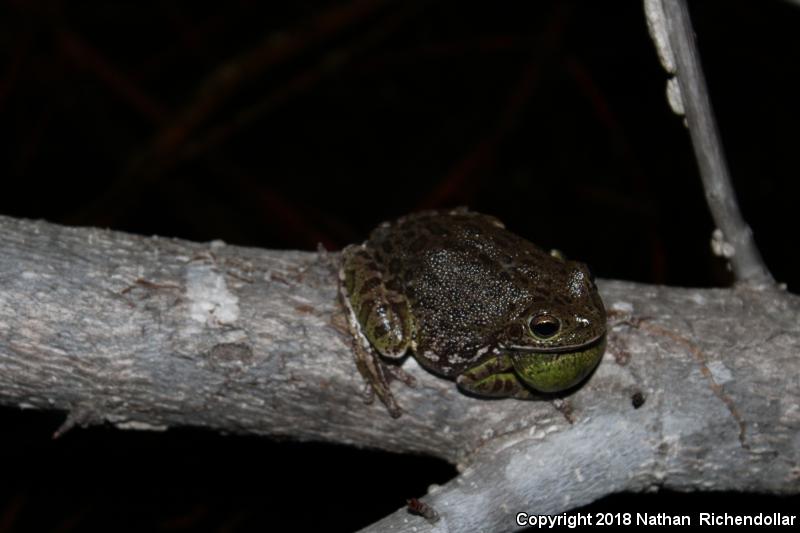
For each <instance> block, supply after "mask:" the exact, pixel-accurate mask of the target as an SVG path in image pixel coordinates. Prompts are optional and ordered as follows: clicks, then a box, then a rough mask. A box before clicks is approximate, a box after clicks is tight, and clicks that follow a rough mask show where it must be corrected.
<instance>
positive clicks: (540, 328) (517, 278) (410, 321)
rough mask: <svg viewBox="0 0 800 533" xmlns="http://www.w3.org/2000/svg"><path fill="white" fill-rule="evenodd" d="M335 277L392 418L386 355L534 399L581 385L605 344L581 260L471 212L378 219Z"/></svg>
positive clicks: (483, 388) (361, 359)
mask: <svg viewBox="0 0 800 533" xmlns="http://www.w3.org/2000/svg"><path fill="white" fill-rule="evenodd" d="M339 279H340V294H341V297H342V301H343V303H344V305H345V307H346V309H347V313H348V317H349V320H348V322H349V324H350V329H351V331H352V333H353V335H354V338H355V357H356V366H357V367H358V369H359V371H360V372H361V374H362V375H363V376H364V379H365V380H366V381H367V383H368V384H369V385H370V386H371V388H372V390H373V391H374V392H375V393H376V394H377V395H378V397H379V398H380V399H381V401H382V402H383V403H384V404H385V405H386V407H387V408H388V410H389V413H390V414H391V415H392V416H394V417H398V416H400V414H401V409H400V407H399V405H398V404H397V401H396V400H395V398H394V396H393V395H392V393H391V390H390V389H389V380H390V378H391V377H392V376H393V375H396V374H397V373H398V370H399V367H397V366H396V365H390V364H389V363H387V362H386V361H384V360H383V359H381V356H382V357H385V358H387V359H395V360H396V359H399V358H401V357H403V356H405V354H406V353H407V352H409V351H410V352H411V353H412V355H413V356H414V358H415V359H416V360H417V361H418V362H419V363H420V365H421V366H423V367H424V368H426V369H427V370H429V371H431V372H433V373H435V374H438V375H440V376H443V377H446V378H449V379H454V380H455V381H456V383H457V384H458V386H459V387H460V388H461V389H462V390H463V391H464V392H467V393H469V394H472V395H476V396H482V397H494V398H506V397H513V398H520V399H534V398H543V397H547V395H548V394H552V393H556V392H559V391H563V390H565V389H569V388H571V387H573V386H575V385H577V384H578V383H580V382H581V381H582V380H583V379H584V378H586V376H587V375H588V374H589V373H591V371H592V370H593V369H594V368H595V367H596V366H597V364H598V362H599V361H600V359H601V358H602V356H603V351H604V350H605V333H606V312H605V308H604V307H603V302H602V300H601V299H600V295H599V294H598V292H597V287H596V286H595V284H594V279H593V278H592V276H591V274H590V273H589V270H588V268H587V267H586V265H584V264H583V263H579V262H577V261H569V260H567V259H565V258H564V257H563V256H562V255H561V254H560V253H556V252H554V253H547V252H545V251H543V250H541V249H540V248H538V247H537V246H535V245H534V244H532V243H530V242H528V241H527V240H525V239H523V238H522V237H519V236H517V235H515V234H513V233H511V232H510V231H508V230H506V229H505V227H504V226H503V224H502V223H501V222H500V221H499V220H497V219H496V218H494V217H491V216H488V215H483V214H480V213H475V212H471V211H467V210H466V209H456V210H453V211H446V212H441V211H428V212H423V213H416V214H412V215H409V216H406V217H403V218H400V219H398V220H397V221H395V222H391V223H383V224H381V225H380V226H378V227H377V228H376V229H375V230H373V231H372V233H371V234H370V237H369V240H367V241H366V242H365V243H363V244H360V245H351V246H348V247H347V248H345V249H344V250H343V251H342V266H341V269H340V271H339Z"/></svg>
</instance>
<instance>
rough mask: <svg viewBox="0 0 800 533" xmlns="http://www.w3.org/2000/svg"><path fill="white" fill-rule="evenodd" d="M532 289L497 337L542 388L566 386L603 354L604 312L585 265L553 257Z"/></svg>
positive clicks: (516, 365)
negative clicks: (524, 304) (526, 301)
mask: <svg viewBox="0 0 800 533" xmlns="http://www.w3.org/2000/svg"><path fill="white" fill-rule="evenodd" d="M557 260H558V261H559V262H560V265H559V266H560V268H554V269H552V270H551V271H550V272H549V273H548V275H547V276H545V277H544V278H543V279H541V280H540V282H539V283H537V286H536V290H535V291H532V293H531V294H532V296H533V303H532V304H531V305H529V306H528V307H527V308H526V309H525V311H524V312H523V313H521V315H520V316H518V317H517V318H515V319H514V320H512V321H511V322H510V323H509V324H508V325H507V326H506V328H505V329H504V331H503V333H502V334H501V336H500V337H501V338H500V339H499V340H500V342H499V346H500V348H501V349H502V350H503V351H505V352H506V353H509V355H510V356H511V360H512V362H513V364H514V369H515V370H516V372H517V374H518V375H519V376H520V377H521V378H522V379H523V380H524V381H525V382H526V383H527V384H528V385H529V386H530V387H532V388H534V389H536V390H538V391H541V392H557V391H561V390H564V389H568V388H569V387H572V386H573V385H575V384H577V383H579V382H580V381H581V380H582V379H583V378H584V377H586V376H587V375H588V374H589V373H590V372H591V371H592V370H593V369H594V367H595V366H597V363H598V362H599V361H600V359H601V358H602V356H603V351H604V349H605V333H606V311H605V307H604V306H603V301H602V300H601V299H600V295H599V293H598V291H597V286H596V285H595V283H594V278H593V277H592V275H591V273H590V272H589V269H588V268H587V267H586V265H584V264H583V263H579V262H576V261H566V260H564V259H563V258H560V257H559V258H558V259H557Z"/></svg>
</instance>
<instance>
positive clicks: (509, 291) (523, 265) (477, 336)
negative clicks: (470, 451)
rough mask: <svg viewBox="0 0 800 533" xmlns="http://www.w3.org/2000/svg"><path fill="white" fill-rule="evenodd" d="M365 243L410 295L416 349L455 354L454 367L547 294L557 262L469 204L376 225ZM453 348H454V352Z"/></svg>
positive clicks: (470, 360) (468, 360)
mask: <svg viewBox="0 0 800 533" xmlns="http://www.w3.org/2000/svg"><path fill="white" fill-rule="evenodd" d="M370 246H371V247H372V248H373V249H374V250H375V251H376V254H377V256H378V258H379V260H380V261H381V262H382V263H383V264H384V265H385V266H386V270H385V271H386V272H387V274H388V279H386V280H385V282H386V284H387V286H389V287H391V288H393V289H395V290H398V291H401V292H402V293H403V294H405V296H406V298H407V299H408V302H409V305H410V307H411V311H412V314H413V316H414V317H415V318H416V322H417V324H418V328H419V329H418V331H417V338H418V344H419V349H418V352H422V355H424V353H425V352H428V353H431V354H437V355H436V356H437V357H438V356H439V354H454V355H453V361H452V362H453V369H452V373H457V372H460V371H461V370H462V369H463V368H466V367H467V366H469V365H470V364H472V363H473V362H474V360H475V358H474V357H471V356H470V355H472V354H475V353H477V352H479V351H480V350H481V349H482V348H484V347H486V346H487V343H490V341H491V337H492V335H493V334H494V333H495V332H496V330H497V328H499V327H502V325H503V324H505V323H507V322H508V320H509V319H510V318H514V317H517V316H520V315H521V314H522V313H523V312H524V311H525V309H526V308H527V307H528V306H529V305H531V303H533V302H534V301H535V300H537V299H540V298H541V299H546V298H548V295H547V294H546V292H547V287H548V283H550V280H549V278H550V277H551V274H555V273H553V272H551V271H552V269H558V268H559V262H558V261H555V260H554V259H553V258H552V257H550V255H549V254H548V253H546V252H544V251H543V250H541V249H540V248H538V247H536V246H535V245H533V244H532V243H530V242H529V241H526V240H525V239H522V238H521V237H518V236H517V235H514V234H513V233H511V232H509V231H507V230H506V229H505V228H504V227H503V225H502V224H501V223H500V222H499V221H498V220H497V219H495V218H493V217H490V216H487V215H482V214H479V213H472V212H468V211H463V210H462V211H455V212H426V213H419V214H414V215H411V216H408V217H405V218H401V219H399V220H398V221H396V222H394V223H391V224H386V225H383V226H381V227H379V228H377V229H376V230H375V231H374V232H373V233H372V234H371V236H370ZM455 354H458V355H455Z"/></svg>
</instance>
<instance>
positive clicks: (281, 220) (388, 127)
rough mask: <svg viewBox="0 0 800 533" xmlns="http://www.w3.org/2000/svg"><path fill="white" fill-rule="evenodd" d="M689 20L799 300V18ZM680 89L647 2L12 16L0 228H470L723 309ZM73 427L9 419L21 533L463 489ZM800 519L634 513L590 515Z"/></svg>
mask: <svg viewBox="0 0 800 533" xmlns="http://www.w3.org/2000/svg"><path fill="white" fill-rule="evenodd" d="M691 5H692V8H693V11H692V14H693V16H694V21H695V26H696V31H697V34H698V39H699V46H700V50H701V54H702V58H703V62H704V67H705V69H706V75H707V77H708V82H709V86H710V91H711V98H712V101H713V103H714V106H715V111H716V113H717V117H718V121H719V125H720V129H721V131H722V135H723V140H724V143H725V147H726V151H727V155H728V158H729V162H730V166H731V171H732V175H733V179H734V182H735V187H736V190H737V193H738V196H739V200H740V204H741V207H742V210H743V212H744V216H745V218H746V219H747V221H748V222H749V223H750V225H751V226H752V228H753V231H754V234H755V237H756V241H757V243H758V245H759V246H760V249H761V251H762V254H763V255H764V257H765V259H766V261H767V263H768V265H769V267H770V268H771V270H772V272H773V274H774V275H775V277H776V278H777V279H778V280H780V281H782V282H785V283H787V284H788V287H789V289H790V290H792V291H793V292H796V291H797V289H798V287H800V274H799V273H800V268H798V267H800V258H799V257H798V253H797V246H796V238H795V235H796V231H797V229H798V224H797V222H796V217H795V215H796V211H797V205H796V204H797V198H798V193H799V192H800V186H798V180H796V179H793V178H795V177H796V175H797V172H798V168H800V165H798V163H797V160H796V156H797V150H798V148H797V147H798V136H797V133H796V131H797V123H798V117H800V113H798V111H799V110H800V109H799V108H800V103H799V102H798V98H797V94H798V89H800V79H798V73H799V72H800V60H799V59H800V54H799V52H800V41H798V39H797V38H796V32H797V28H798V27H800V8H797V7H793V6H792V5H791V4H790V3H789V2H780V1H777V0H776V1H766V2H747V1H729V2H724V3H723V2H713V1H699V0H696V1H694V2H692V3H691ZM223 69H225V70H223ZM220 72H225V73H227V75H226V76H221V75H219V73H220ZM214 80H216V82H215V81H214ZM220 80H227V81H220ZM665 80H666V75H665V73H664V72H663V71H662V70H661V67H660V65H659V64H658V61H657V58H656V55H655V52H654V50H653V46H652V44H651V42H650V40H649V37H648V35H647V31H646V27H645V22H644V17H643V14H642V7H641V3H640V2H638V1H633V0H630V1H623V2H589V1H585V2H579V1H568V2H555V1H538V2H498V3H487V2H484V3H466V2H456V1H454V0H451V1H427V2H426V1H407V2H402V3H401V2H386V3H382V2H370V1H365V0H354V1H351V2H345V3H334V2H324V1H298V2H285V3H272V2H256V1H246V0H239V1H231V2H226V3H221V2H220V3H216V4H205V3H200V2H183V3H178V2H139V1H133V0H131V1H128V2H120V1H106V2H79V1H69V2H68V1H65V0H64V1H49V2H25V1H21V0H18V1H8V2H5V3H3V4H0V176H2V186H3V190H2V194H0V213H2V214H4V215H9V216H14V217H25V218H44V219H47V220H49V221H52V222H58V223H63V224H70V225H90V226H101V227H110V228H113V229H118V230H124V231H129V232H135V233H140V234H148V235H149V234H158V235H165V236H175V237H181V238H186V239H193V240H201V241H208V240H212V239H223V240H225V241H226V242H229V243H231V244H241V245H249V246H258V247H265V248H296V249H308V250H311V249H314V248H315V247H316V244H317V243H318V242H322V243H323V244H324V245H325V246H326V247H327V248H329V249H338V248H340V247H341V246H343V245H345V244H347V243H350V242H355V241H358V240H361V239H364V238H365V237H366V235H367V233H368V231H369V229H370V228H371V227H373V226H374V225H376V224H377V223H379V222H381V221H383V220H386V219H389V218H393V217H396V216H399V215H401V214H404V213H407V212H409V211H413V210H416V209H421V208H430V207H449V206H456V205H468V206H470V207H471V208H473V209H475V210H478V211H484V212H488V213H491V214H494V215H496V216H498V217H500V218H501V219H503V220H504V221H505V222H506V225H507V226H509V227H510V228H511V229H512V230H514V231H515V232H517V233H520V234H522V235H524V236H526V237H528V238H530V239H531V240H533V241H534V242H537V243H538V244H540V245H542V246H543V247H546V248H554V247H555V248H559V249H561V250H562V251H564V252H565V253H566V254H567V255H568V256H571V257H575V258H580V259H582V260H584V261H586V262H587V263H589V264H590V265H591V266H592V268H593V270H594V272H595V273H596V275H597V276H598V277H606V278H617V279H626V280H635V281H642V282H649V283H662V284H669V285H683V286H704V287H706V286H724V285H727V284H729V283H730V281H731V279H730V276H729V273H728V272H727V270H726V268H725V265H724V263H723V262H721V261H720V260H719V259H717V258H714V257H713V256H712V255H711V252H710V248H709V239H710V234H711V231H712V229H713V224H712V222H711V219H710V217H709V215H708V212H707V209H706V206H705V203H704V199H703V192H702V189H701V187H700V183H699V179H698V176H697V171H696V167H695V163H694V159H693V155H692V153H691V146H690V143H689V140H688V135H687V133H686V131H685V130H684V128H683V127H682V125H681V120H680V119H679V118H677V117H676V116H674V115H673V114H672V113H671V112H670V111H669V109H668V106H667V105H666V101H665V98H664V92H665ZM187 117H189V118H187ZM63 417H64V415H63V413H41V412H31V411H19V410H17V409H13V408H3V409H2V410H0V424H1V427H2V430H0V442H1V444H0V447H2V449H3V451H4V453H3V459H4V461H3V466H2V471H0V532H4V531H23V530H29V531H34V530H35V531H82V530H88V529H101V528H102V529H109V528H112V529H113V530H130V531H134V530H136V531H140V530H163V531H181V530H187V531H194V530H207V531H239V530H247V529H251V528H252V529H259V530H270V529H281V528H287V527H300V528H301V529H303V526H308V527H310V526H312V525H317V526H320V527H322V526H324V527H325V529H326V530H329V531H351V530H354V529H356V528H358V527H362V526H364V525H366V524H368V523H370V522H372V521H374V520H376V519H377V518H379V517H381V516H383V515H385V514H387V513H389V512H391V511H393V510H394V509H396V508H398V507H400V506H402V505H404V503H405V500H406V498H409V497H413V496H421V495H423V494H424V493H425V491H426V488H427V486H428V485H429V484H431V483H443V482H445V481H446V480H447V479H449V478H450V477H452V476H453V475H455V471H454V470H453V469H452V468H451V467H450V466H448V465H446V464H443V463H441V462H439V461H436V460H433V459H429V458H424V457H413V456H412V457H410V456H396V455H390V454H385V453H380V452H373V451H366V450H355V449H351V448H345V447H339V446H331V445H322V444H296V443H276V442H273V441H270V440H267V439H263V438H255V437H241V436H221V435H217V434H211V433H209V432H204V431H198V430H192V429H176V430H170V431H168V432H166V433H141V432H132V431H124V432H123V431H117V430H113V429H109V428H91V429H86V430H80V429H79V430H73V431H72V432H70V433H68V434H67V435H66V436H64V437H62V438H61V439H59V440H57V441H52V440H50V435H51V434H52V432H53V431H54V430H55V429H56V428H57V427H58V426H59V424H60V423H61V421H62V420H63ZM400 423H402V420H401V421H400ZM797 503H798V500H797V498H796V497H795V498H793V499H789V500H787V499H781V498H767V497H757V496H752V495H735V494H724V495H713V494H712V495H703V496H697V495H688V496H687V495H665V494H660V495H654V496H635V495H625V496H615V497H611V498H607V499H606V500H603V501H601V502H599V503H597V504H595V505H594V506H593V507H592V510H620V511H636V510H639V509H645V508H647V509H650V510H651V511H656V512H659V511H661V512H668V513H678V512H688V511H689V510H690V509H694V508H697V509H700V510H703V511H709V512H724V511H725V510H728V511H736V512H761V511H763V512H767V511H769V510H772V509H784V510H787V509H796V508H797Z"/></svg>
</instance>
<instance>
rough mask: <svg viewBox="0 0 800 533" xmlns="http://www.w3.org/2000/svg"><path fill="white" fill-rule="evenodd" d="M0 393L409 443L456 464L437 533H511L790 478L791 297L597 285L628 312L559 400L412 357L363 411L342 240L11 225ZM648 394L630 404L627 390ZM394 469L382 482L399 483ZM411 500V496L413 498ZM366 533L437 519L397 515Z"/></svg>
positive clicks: (774, 486)
mask: <svg viewBox="0 0 800 533" xmlns="http://www.w3.org/2000/svg"><path fill="white" fill-rule="evenodd" d="M0 241H1V242H2V250H3V254H2V255H1V256H0V402H2V403H4V404H7V405H19V406H22V407H31V408H41V409H62V410H64V411H68V412H70V413H71V417H72V418H71V421H72V422H74V423H78V424H94V423H104V422H106V423H111V424H115V425H117V426H119V427H123V428H125V427H133V428H150V429H160V428H167V427H170V426H178V425H192V426H205V427H209V428H214V429H217V430H222V431H227V432H243V433H256V434H262V435H274V436H289V437H292V438H295V439H301V440H310V439H313V440H324V441H333V442H340V443H351V444H355V445H358V446H371V447H377V448H383V449H387V450H393V451H398V452H407V451H416V452H423V453H428V454H432V455H435V456H439V457H442V458H444V459H446V460H449V461H452V462H456V463H459V465H460V467H461V468H462V469H463V474H462V475H460V476H459V477H458V478H457V479H455V480H453V481H452V482H450V483H448V484H447V485H445V486H443V487H440V488H438V489H435V490H433V491H432V493H431V494H430V495H429V496H428V497H426V498H425V501H426V502H427V503H429V504H430V505H432V506H433V507H434V508H435V509H436V510H437V511H438V513H439V515H440V516H441V517H442V518H441V520H440V521H439V522H437V524H436V527H437V528H445V527H449V528H450V530H451V531H468V530H472V529H474V528H475V527H476V526H477V525H480V526H481V529H482V530H484V531H502V530H507V529H512V528H513V527H514V515H515V513H516V512H518V511H526V512H530V513H556V512H560V511H564V510H567V509H570V508H572V507H575V506H578V505H582V504H585V503H588V502H590V501H592V500H594V499H596V498H598V497H600V496H603V495H605V494H608V493H611V492H617V491H623V490H632V491H638V490H649V489H654V488H658V487H670V488H676V489H682V490H687V489H697V490H704V489H705V490H708V489H714V490H752V491H764V492H775V493H787V492H797V491H798V488H800V466H799V465H798V455H800V440H799V439H800V437H798V435H799V432H798V429H800V409H798V405H800V363H799V362H798V357H797V354H798V353H800V299H798V298H797V297H796V296H793V295H789V294H786V293H780V292H777V291H774V292H773V291H753V290H747V289H745V288H739V289H730V290H699V289H692V290H688V289H677V288H665V287H654V286H646V285H639V284H633V283H622V282H605V283H603V284H602V286H601V289H602V294H603V297H604V299H605V302H606V304H607V306H608V307H609V308H610V309H612V310H616V312H617V315H618V316H617V317H616V319H615V320H617V321H619V320H620V314H621V315H622V316H623V318H624V317H627V318H628V319H629V320H628V322H625V321H622V322H619V323H618V324H617V325H616V326H615V327H614V328H613V330H612V333H611V335H610V339H609V340H610V344H609V350H608V353H607V354H606V357H605V359H604V361H603V362H602V363H601V365H600V367H599V368H598V370H597V372H596V373H595V375H594V376H593V377H592V378H591V379H590V380H589V382H588V383H586V385H585V386H584V387H582V388H581V389H580V390H578V391H577V392H576V393H575V394H572V395H571V396H568V397H567V398H565V399H564V401H563V402H562V403H560V404H558V409H557V408H556V405H554V404H553V403H550V402H523V401H516V400H502V401H487V400H479V399H474V398H469V397H467V396H464V395H463V394H461V393H459V392H458V390H457V389H456V387H455V385H454V384H453V383H452V382H449V381H446V380H443V379H439V378H436V377H434V376H432V375H430V374H428V373H427V372H425V371H423V370H421V369H420V368H419V367H418V366H417V365H416V363H415V362H414V361H413V359H409V360H406V361H405V364H404V368H405V369H406V370H408V371H409V372H410V373H411V374H412V375H414V376H415V377H416V378H417V381H418V386H417V387H416V388H414V389H411V388H408V387H405V386H403V385H400V384H395V389H394V390H395V394H396V395H397V397H398V401H399V402H400V403H401V405H402V406H403V407H404V409H405V410H406V413H405V414H404V415H403V417H401V418H400V419H397V420H395V419H392V418H391V417H389V416H388V414H387V413H386V411H385V409H384V407H383V406H382V405H381V404H379V403H375V404H372V405H367V404H365V403H364V402H363V400H362V396H361V390H362V382H361V379H360V377H359V375H358V374H357V372H356V370H355V367H354V364H353V362H352V359H351V352H350V340H349V338H348V335H347V333H346V327H345V326H344V322H343V320H342V315H341V310H340V307H339V305H338V302H337V298H336V288H335V268H334V267H333V265H332V262H333V261H334V260H335V259H336V258H337V255H336V254H330V255H325V254H323V255H320V254H318V253H305V252H275V251H263V250H254V249H247V248H239V247H234V246H226V245H224V244H222V243H209V244H197V243H189V242H185V241H179V240H173V239H163V238H156V237H153V238H146V237H138V236H133V235H127V234H123V233H116V232H111V231H105V230H98V229H91V228H64V227H59V226H55V225H51V224H47V223H44V222H30V221H20V220H14V219H10V218H5V217H0ZM638 395H641V397H642V398H643V399H644V400H645V401H644V404H643V405H642V406H641V407H639V408H638V409H637V408H634V405H633V403H634V402H633V400H632V398H634V397H635V396H638ZM387 482H391V481H390V480H389V481H387ZM412 496H419V495H409V497H412ZM374 527H375V528H376V530H384V531H385V530H387V529H389V528H394V529H398V530H411V529H412V528H416V530H417V531H425V530H426V529H430V528H431V527H433V526H430V525H429V524H428V523H427V522H425V521H424V519H422V518H419V517H414V516H410V515H408V514H407V513H406V512H405V511H404V510H401V511H398V513H396V514H395V515H392V516H390V517H388V518H387V519H386V520H385V521H384V522H382V523H381V524H378V525H376V526H374Z"/></svg>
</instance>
